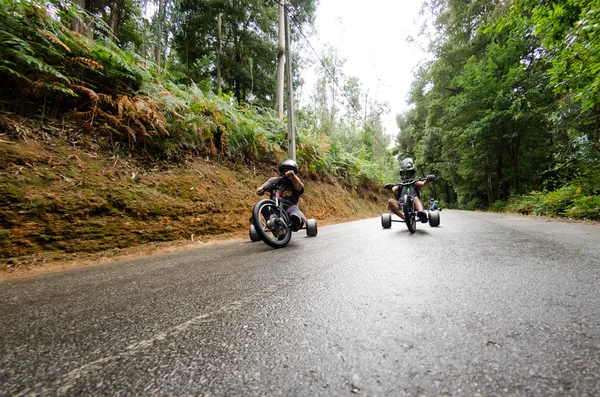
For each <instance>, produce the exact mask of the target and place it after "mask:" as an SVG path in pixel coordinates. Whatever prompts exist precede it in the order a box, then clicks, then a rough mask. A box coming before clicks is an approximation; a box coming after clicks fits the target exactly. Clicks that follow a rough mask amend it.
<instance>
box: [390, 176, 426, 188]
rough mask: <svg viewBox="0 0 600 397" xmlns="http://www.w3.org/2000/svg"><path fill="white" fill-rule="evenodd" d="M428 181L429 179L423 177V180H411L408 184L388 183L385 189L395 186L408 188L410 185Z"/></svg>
mask: <svg viewBox="0 0 600 397" xmlns="http://www.w3.org/2000/svg"><path fill="white" fill-rule="evenodd" d="M426 180H427V178H425V177H422V178H417V179H411V180H410V181H408V182H397V183H386V184H385V185H384V186H383V187H384V189H391V188H393V187H394V186H408V185H412V184H413V183H417V182H422V181H426Z"/></svg>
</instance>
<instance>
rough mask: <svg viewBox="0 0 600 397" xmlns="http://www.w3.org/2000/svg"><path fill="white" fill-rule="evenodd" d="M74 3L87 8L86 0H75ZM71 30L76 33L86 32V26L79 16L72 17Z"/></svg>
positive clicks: (83, 8)
mask: <svg viewBox="0 0 600 397" xmlns="http://www.w3.org/2000/svg"><path fill="white" fill-rule="evenodd" d="M74 3H75V4H76V5H77V6H79V8H81V9H82V10H85V0H75V1H74ZM71 30H72V31H73V32H75V33H79V34H84V33H85V26H84V24H83V21H82V20H81V19H79V18H73V19H71Z"/></svg>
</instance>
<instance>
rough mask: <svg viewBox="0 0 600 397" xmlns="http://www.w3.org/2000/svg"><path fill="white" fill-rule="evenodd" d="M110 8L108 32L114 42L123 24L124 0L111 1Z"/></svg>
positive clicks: (109, 37)
mask: <svg viewBox="0 0 600 397" xmlns="http://www.w3.org/2000/svg"><path fill="white" fill-rule="evenodd" d="M110 8H111V9H110V21H109V25H110V31H109V32H108V39H109V40H110V41H112V42H113V43H114V42H115V40H116V37H117V34H118V31H119V26H120V25H121V13H122V12H123V10H122V8H123V2H122V1H119V0H114V1H113V2H112V3H111V6H110Z"/></svg>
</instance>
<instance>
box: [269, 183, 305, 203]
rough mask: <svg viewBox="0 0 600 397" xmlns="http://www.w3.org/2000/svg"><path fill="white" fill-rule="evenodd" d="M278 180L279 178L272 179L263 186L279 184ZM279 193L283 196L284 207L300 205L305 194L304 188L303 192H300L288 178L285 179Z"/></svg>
mask: <svg viewBox="0 0 600 397" xmlns="http://www.w3.org/2000/svg"><path fill="white" fill-rule="evenodd" d="M278 179H279V177H273V178H270V179H269V180H268V181H267V182H266V183H265V184H264V185H263V187H264V186H269V185H270V184H272V183H275V182H277V180H278ZM279 193H280V194H281V202H282V203H283V206H284V207H289V206H292V205H298V201H299V200H300V196H301V195H302V193H304V187H303V188H302V191H298V190H296V189H295V188H294V184H293V183H292V181H291V180H289V179H288V178H285V177H284V178H283V182H282V184H281V186H280V187H279ZM271 198H273V196H272V195H271Z"/></svg>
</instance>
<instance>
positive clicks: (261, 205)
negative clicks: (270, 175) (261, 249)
mask: <svg viewBox="0 0 600 397" xmlns="http://www.w3.org/2000/svg"><path fill="white" fill-rule="evenodd" d="M252 223H253V225H254V228H255V229H256V233H257V234H258V236H259V237H260V239H261V240H262V241H264V242H265V244H267V245H269V246H271V247H273V248H283V247H285V246H286V245H287V244H288V243H289V242H290V239H291V238H292V230H291V229H290V227H289V226H288V225H289V222H288V219H287V213H286V212H285V211H283V212H280V209H279V207H277V206H276V205H275V202H274V201H273V200H269V199H264V200H260V201H259V202H258V203H256V204H255V205H254V208H253V209H252Z"/></svg>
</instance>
